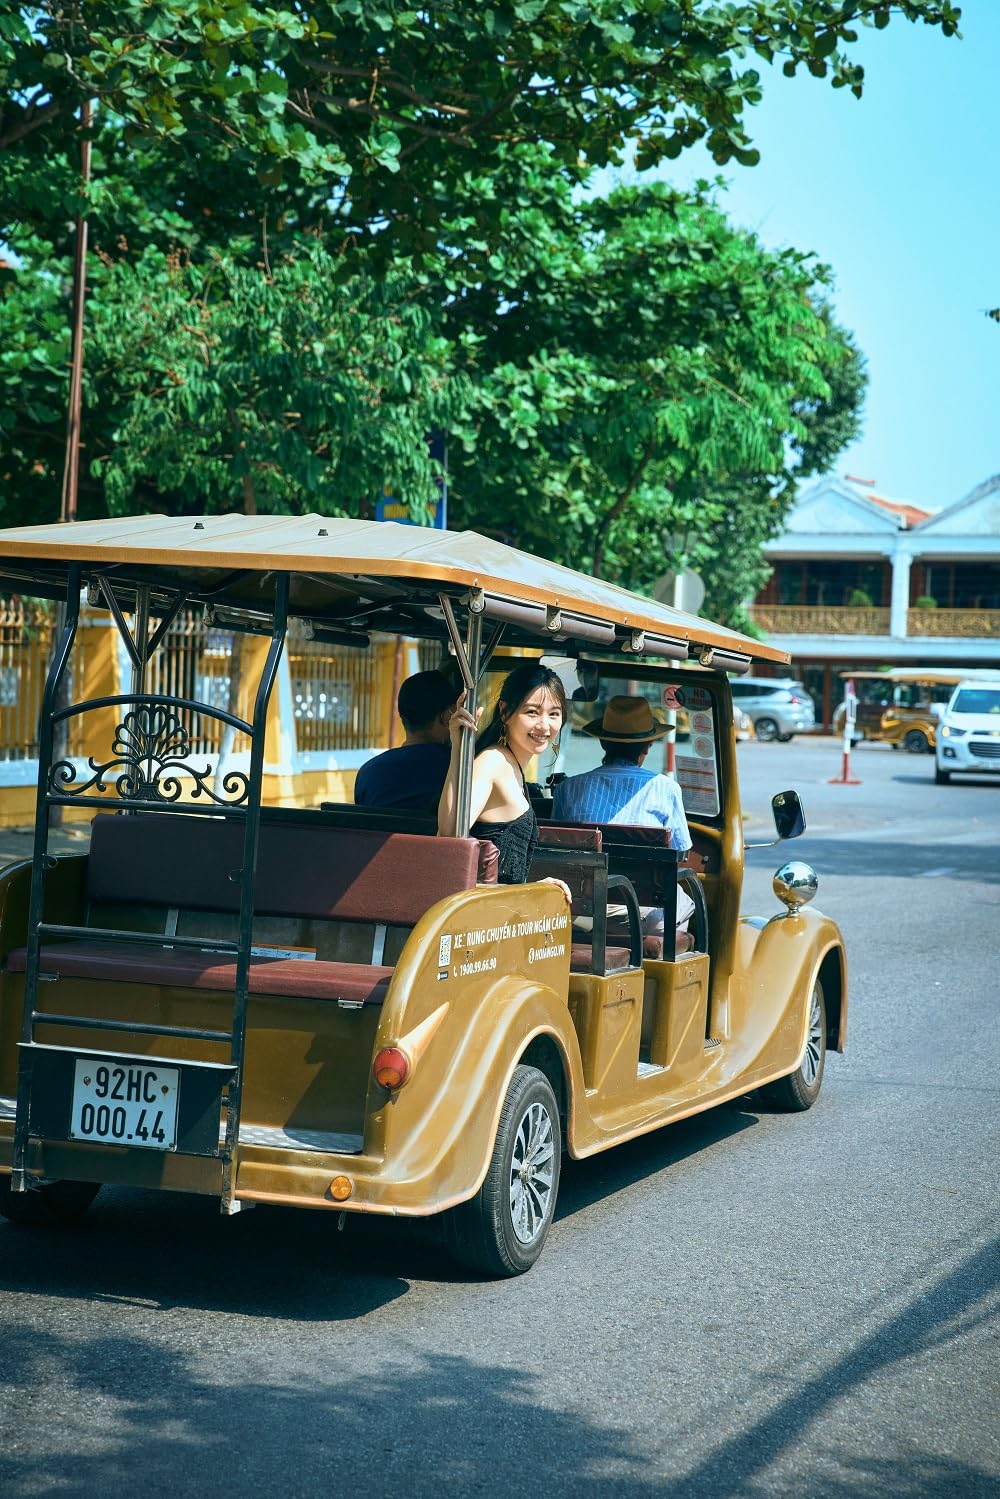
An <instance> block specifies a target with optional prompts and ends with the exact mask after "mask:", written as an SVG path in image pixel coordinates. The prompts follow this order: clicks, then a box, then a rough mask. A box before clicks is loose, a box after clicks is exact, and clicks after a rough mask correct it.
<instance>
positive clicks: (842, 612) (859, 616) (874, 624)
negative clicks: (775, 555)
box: [750, 604, 963, 635]
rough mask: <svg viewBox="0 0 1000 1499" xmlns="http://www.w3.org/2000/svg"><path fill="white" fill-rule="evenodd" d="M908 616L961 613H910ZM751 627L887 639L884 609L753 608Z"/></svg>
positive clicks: (770, 632)
mask: <svg viewBox="0 0 1000 1499" xmlns="http://www.w3.org/2000/svg"><path fill="white" fill-rule="evenodd" d="M910 612H911V614H925V613H935V614H938V613H942V614H944V613H959V614H961V613H962V612H963V611H962V610H954V611H953V610H937V609H935V610H933V611H931V610H924V609H914V610H911V611H910ZM750 616H751V618H752V619H753V622H754V624H756V625H759V626H760V628H761V629H762V630H766V631H767V633H768V635H888V633H889V610H888V609H847V608H836V607H834V606H833V605H831V604H754V606H753V607H752V609H751V610H750Z"/></svg>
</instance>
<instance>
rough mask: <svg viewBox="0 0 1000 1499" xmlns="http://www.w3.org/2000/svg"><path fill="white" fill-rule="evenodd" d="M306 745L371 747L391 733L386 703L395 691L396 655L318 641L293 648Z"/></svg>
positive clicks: (298, 726)
mask: <svg viewBox="0 0 1000 1499" xmlns="http://www.w3.org/2000/svg"><path fill="white" fill-rule="evenodd" d="M288 665H289V671H290V674H291V679H292V703H293V704H294V712H295V741H296V744H297V746H298V748H299V749H300V750H314V751H323V750H347V749H369V748H371V747H372V746H373V745H377V744H381V742H382V739H383V736H384V734H385V710H384V703H385V700H386V696H387V694H389V693H391V691H392V681H391V672H392V655H391V654H390V652H389V651H388V650H374V651H368V650H365V649H363V648H361V647H358V646H338V647H336V649H334V648H332V647H330V646H328V645H322V644H320V643H318V642H317V641H314V640H307V641H296V642H295V643H294V644H293V645H291V646H290V647H289V652H288Z"/></svg>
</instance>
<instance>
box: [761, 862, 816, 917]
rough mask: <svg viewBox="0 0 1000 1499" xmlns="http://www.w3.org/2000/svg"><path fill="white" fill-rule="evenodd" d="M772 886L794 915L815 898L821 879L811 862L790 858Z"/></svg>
mask: <svg viewBox="0 0 1000 1499" xmlns="http://www.w3.org/2000/svg"><path fill="white" fill-rule="evenodd" d="M771 886H772V889H773V890H774V893H775V895H776V896H777V897H778V899H779V900H780V901H784V903H785V905H786V906H787V907H788V910H789V914H790V915H792V916H794V915H795V912H796V911H799V910H801V909H802V907H803V906H807V905H808V904H809V902H810V901H811V900H812V899H813V897H814V896H815V894H816V891H817V889H818V888H819V880H818V879H817V877H816V871H815V870H814V869H813V868H812V867H811V866H810V865H809V864H803V863H802V861H801V860H800V859H789V861H788V863H787V864H782V866H781V868H780V869H779V870H778V872H777V874H776V875H775V876H774V879H773V880H772V882H771Z"/></svg>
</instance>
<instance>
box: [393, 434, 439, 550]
mask: <svg viewBox="0 0 1000 1499" xmlns="http://www.w3.org/2000/svg"><path fill="white" fill-rule="evenodd" d="M427 451H428V452H429V454H430V457H431V461H432V463H434V464H436V465H437V468H438V472H439V475H440V477H439V478H438V480H437V488H438V493H437V498H436V499H434V500H430V501H429V502H428V504H427V506H426V515H427V519H426V520H425V521H422V522H421V521H419V520H414V518H413V515H412V513H411V511H410V507H409V505H407V504H405V503H404V502H403V501H402V500H398V499H396V497H395V495H393V494H391V493H390V492H389V490H388V489H383V491H382V497H381V499H379V500H376V501H375V519H376V520H393V521H396V523H397V524H398V525H402V526H419V525H426V526H431V527H433V528H434V529H435V530H437V531H446V530H447V529H448V446H447V443H446V441H445V437H444V433H443V432H438V433H436V434H435V435H434V436H433V437H430V438H428V440H427Z"/></svg>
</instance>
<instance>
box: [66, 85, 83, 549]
mask: <svg viewBox="0 0 1000 1499" xmlns="http://www.w3.org/2000/svg"><path fill="white" fill-rule="evenodd" d="M90 121H91V105H90V100H89V99H87V100H85V101H84V103H83V104H81V105H80V130H81V132H82V134H83V140H82V141H81V144H80V211H79V213H78V214H77V217H76V246H75V249H74V255H73V325H72V326H73V331H72V351H71V355H70V374H69V413H68V417H67V422H66V460H65V463H64V465H63V483H62V496H61V499H60V505H59V519H60V520H62V521H74V520H76V512H77V496H78V494H79V486H80V413H81V409H82V405H83V312H84V305H85V302H86V296H87V234H88V226H87V218H86V198H85V193H86V190H87V187H88V186H89V184H90V136H89V133H88V132H89V130H90Z"/></svg>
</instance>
